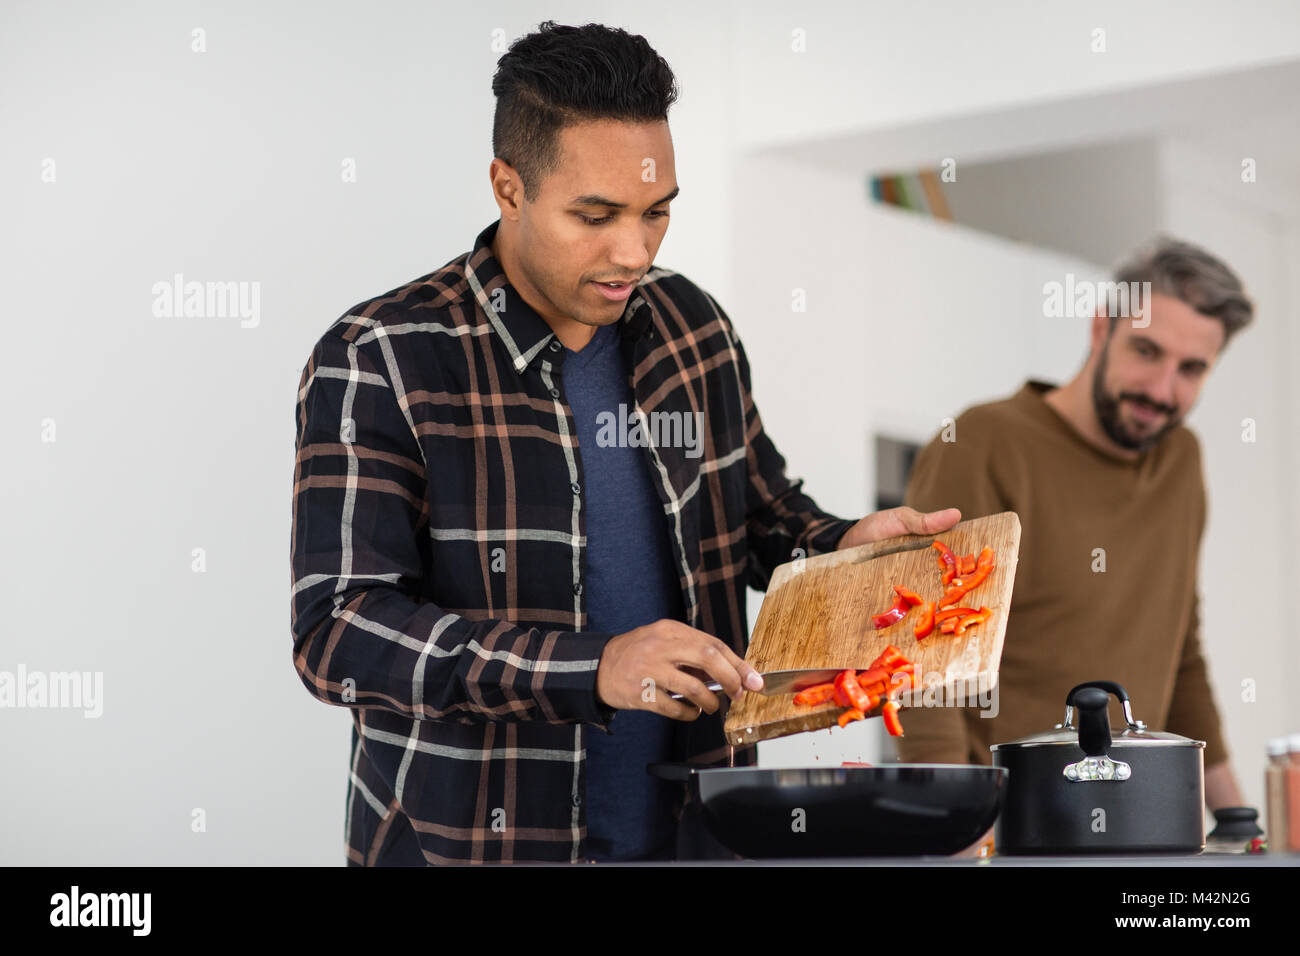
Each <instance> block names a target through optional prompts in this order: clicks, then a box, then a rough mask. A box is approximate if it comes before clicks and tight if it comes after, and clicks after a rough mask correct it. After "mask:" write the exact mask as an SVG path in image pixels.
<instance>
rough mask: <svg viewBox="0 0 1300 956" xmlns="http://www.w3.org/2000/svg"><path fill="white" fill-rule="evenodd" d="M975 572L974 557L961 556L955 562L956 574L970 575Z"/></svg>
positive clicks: (968, 555)
mask: <svg viewBox="0 0 1300 956" xmlns="http://www.w3.org/2000/svg"><path fill="white" fill-rule="evenodd" d="M974 570H975V555H973V554H963V555H962V556H961V558H960V559H958V561H957V573H958V574H963V575H964V574H970V573H971V572H972V571H974Z"/></svg>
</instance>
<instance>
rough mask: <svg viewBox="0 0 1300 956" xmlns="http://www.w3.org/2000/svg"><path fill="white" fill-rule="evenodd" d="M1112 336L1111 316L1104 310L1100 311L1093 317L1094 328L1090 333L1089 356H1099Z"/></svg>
mask: <svg viewBox="0 0 1300 956" xmlns="http://www.w3.org/2000/svg"><path fill="white" fill-rule="evenodd" d="M1109 335H1110V316H1109V315H1107V314H1106V312H1105V310H1104V309H1098V310H1097V314H1096V315H1094V316H1093V317H1092V327H1091V328H1090V329H1089V333H1088V350H1089V352H1088V354H1090V355H1097V354H1099V353H1100V352H1101V350H1102V348H1104V347H1105V345H1106V339H1107V337H1108V336H1109Z"/></svg>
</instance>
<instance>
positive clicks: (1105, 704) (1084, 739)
mask: <svg viewBox="0 0 1300 956" xmlns="http://www.w3.org/2000/svg"><path fill="white" fill-rule="evenodd" d="M1116 686H1118V685H1116ZM1075 690H1077V691H1078V693H1077V694H1076V693H1074V691H1071V692H1070V699H1071V700H1073V701H1074V703H1075V706H1077V707H1078V708H1079V747H1080V748H1082V750H1083V752H1084V753H1085V754H1087V755H1088V756H1089V757H1104V756H1106V751H1107V750H1109V749H1110V713H1109V706H1110V695H1109V694H1107V693H1106V692H1105V691H1104V690H1102V689H1101V688H1100V687H1076V688H1075Z"/></svg>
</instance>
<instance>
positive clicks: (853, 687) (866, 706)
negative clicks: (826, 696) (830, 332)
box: [835, 671, 871, 710]
mask: <svg viewBox="0 0 1300 956" xmlns="http://www.w3.org/2000/svg"><path fill="white" fill-rule="evenodd" d="M835 685H836V686H837V687H842V688H843V690H844V696H845V697H847V698H848V699H849V706H850V707H855V708H857V709H858V710H870V709H871V704H870V703H869V702H868V700H867V692H866V691H864V690H863V689H862V685H861V684H859V683H858V675H857V672H856V671H844V672H843V673H842V674H840V676H839V677H837V678H835Z"/></svg>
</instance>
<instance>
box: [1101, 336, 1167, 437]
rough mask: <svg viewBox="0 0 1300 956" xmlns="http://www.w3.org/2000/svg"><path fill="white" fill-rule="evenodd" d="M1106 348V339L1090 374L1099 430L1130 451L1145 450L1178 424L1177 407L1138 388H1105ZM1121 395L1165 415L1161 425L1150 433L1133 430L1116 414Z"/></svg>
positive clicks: (1118, 413) (1108, 344) (1121, 400)
mask: <svg viewBox="0 0 1300 956" xmlns="http://www.w3.org/2000/svg"><path fill="white" fill-rule="evenodd" d="M1109 351H1110V342H1109V340H1107V342H1106V345H1105V346H1104V347H1103V349H1102V353H1101V358H1100V359H1099V360H1098V362H1097V371H1096V373H1095V374H1094V375H1093V377H1092V407H1093V409H1094V411H1096V413H1097V420H1098V421H1099V422H1100V423H1101V427H1102V430H1103V431H1105V433H1106V435H1107V436H1108V437H1109V438H1110V440H1111V441H1113V442H1114V443H1115V444H1117V445H1119V446H1120V447H1121V448H1127V449H1129V450H1131V451H1146V450H1147V449H1148V448H1151V447H1153V446H1154V445H1156V444H1157V443H1158V442H1159V441H1160V439H1162V438H1164V437H1165V436H1166V435H1168V434H1169V433H1170V432H1171V431H1173V430H1174V429H1175V428H1177V427H1178V426H1179V425H1181V424H1182V417H1181V416H1180V415H1178V409H1177V407H1175V406H1173V405H1164V404H1162V403H1160V402H1157V401H1154V400H1153V399H1151V398H1150V397H1148V396H1146V395H1144V394H1142V393H1141V392H1116V393H1112V392H1108V391H1107V390H1106V356H1107V353H1108V352H1109ZM1125 399H1127V400H1129V401H1132V402H1135V403H1136V404H1138V405H1141V406H1143V407H1144V408H1148V409H1151V410H1152V411H1156V412H1162V413H1163V414H1165V415H1166V416H1168V421H1166V422H1165V424H1164V425H1163V426H1161V427H1160V428H1158V429H1156V430H1155V431H1153V432H1150V433H1144V432H1140V431H1134V430H1133V429H1132V428H1130V427H1129V426H1128V425H1127V424H1126V423H1125V422H1124V420H1123V418H1121V417H1120V403H1121V402H1123V401H1124V400H1125Z"/></svg>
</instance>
